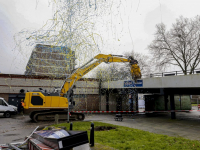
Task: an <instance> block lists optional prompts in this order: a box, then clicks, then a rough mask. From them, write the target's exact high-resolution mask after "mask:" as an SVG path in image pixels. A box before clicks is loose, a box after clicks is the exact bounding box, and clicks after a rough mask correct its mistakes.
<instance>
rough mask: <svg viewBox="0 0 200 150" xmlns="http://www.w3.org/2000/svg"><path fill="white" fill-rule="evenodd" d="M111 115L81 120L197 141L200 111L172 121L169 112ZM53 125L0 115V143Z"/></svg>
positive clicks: (182, 113)
mask: <svg viewBox="0 0 200 150" xmlns="http://www.w3.org/2000/svg"><path fill="white" fill-rule="evenodd" d="M114 117H115V114H109V115H105V114H86V118H85V120H84V121H100V122H105V123H110V124H115V125H120V126H126V127H130V128H135V129H141V130H145V131H149V132H152V133H158V134H165V135H169V136H181V137H184V138H187V139H191V140H199V141H200V130H199V128H200V112H197V111H194V112H189V113H185V112H179V113H176V118H177V119H175V120H171V119H170V113H168V114H166V113H165V114H157V115H154V116H146V115H145V114H142V113H141V114H135V115H123V121H122V122H120V121H115V120H114ZM51 124H54V122H53V121H51V122H48V121H45V122H39V123H34V122H32V121H31V120H30V118H29V116H28V115H25V116H23V115H16V116H13V117H11V118H4V117H3V115H1V114H0V144H5V143H16V142H22V141H23V140H24V138H25V137H26V136H29V135H30V134H31V132H32V131H33V130H34V129H35V128H36V127H37V126H40V129H42V128H44V127H45V126H48V125H51Z"/></svg>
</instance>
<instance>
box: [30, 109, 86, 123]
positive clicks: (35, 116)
mask: <svg viewBox="0 0 200 150" xmlns="http://www.w3.org/2000/svg"><path fill="white" fill-rule="evenodd" d="M56 114H58V116H59V120H68V112H67V111H48V110H43V111H34V112H32V113H31V114H30V118H31V119H32V120H33V121H34V122H39V121H54V120H55V115H56ZM84 119H85V115H84V114H82V113H74V112H71V113H70V116H69V120H77V121H82V120H84Z"/></svg>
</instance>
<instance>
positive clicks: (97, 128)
mask: <svg viewBox="0 0 200 150" xmlns="http://www.w3.org/2000/svg"><path fill="white" fill-rule="evenodd" d="M112 129H116V128H115V127H110V126H97V127H95V128H94V131H108V130H112Z"/></svg>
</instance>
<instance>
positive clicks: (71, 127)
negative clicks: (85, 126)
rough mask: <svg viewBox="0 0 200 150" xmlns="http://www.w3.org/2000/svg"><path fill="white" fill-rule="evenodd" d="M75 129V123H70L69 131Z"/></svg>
mask: <svg viewBox="0 0 200 150" xmlns="http://www.w3.org/2000/svg"><path fill="white" fill-rule="evenodd" d="M72 129H73V123H72V122H71V123H70V129H69V130H72Z"/></svg>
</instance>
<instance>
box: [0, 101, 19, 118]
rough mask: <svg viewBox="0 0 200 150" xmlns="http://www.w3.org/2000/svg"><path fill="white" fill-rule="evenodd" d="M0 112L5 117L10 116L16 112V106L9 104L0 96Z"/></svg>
mask: <svg viewBox="0 0 200 150" xmlns="http://www.w3.org/2000/svg"><path fill="white" fill-rule="evenodd" d="M0 113H3V116H4V117H6V118H9V117H11V115H16V114H17V107H15V106H13V105H9V104H8V103H7V102H6V101H5V100H4V98H2V97H0Z"/></svg>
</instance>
